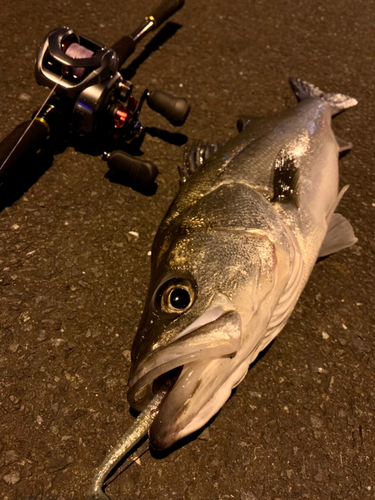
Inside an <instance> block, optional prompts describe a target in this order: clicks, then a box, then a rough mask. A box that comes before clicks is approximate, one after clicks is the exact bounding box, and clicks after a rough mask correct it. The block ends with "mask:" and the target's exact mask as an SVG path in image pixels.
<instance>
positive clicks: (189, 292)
mask: <svg viewBox="0 0 375 500" xmlns="http://www.w3.org/2000/svg"><path fill="white" fill-rule="evenodd" d="M194 300H195V290H194V288H193V286H192V284H191V283H189V281H187V280H183V281H181V282H177V283H176V282H172V283H169V285H168V286H166V287H165V288H164V290H163V292H162V296H161V308H162V309H163V311H165V312H168V313H183V312H185V311H187V310H188V309H190V307H191V306H192V305H193V302H194Z"/></svg>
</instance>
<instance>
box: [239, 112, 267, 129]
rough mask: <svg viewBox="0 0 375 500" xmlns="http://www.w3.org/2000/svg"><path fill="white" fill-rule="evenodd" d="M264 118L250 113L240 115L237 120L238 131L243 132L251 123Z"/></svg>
mask: <svg viewBox="0 0 375 500" xmlns="http://www.w3.org/2000/svg"><path fill="white" fill-rule="evenodd" d="M261 119H262V118H261V117H260V116H250V115H240V116H239V117H238V120H237V130H238V132H242V131H243V130H245V128H247V127H248V126H249V125H253V124H254V123H257V122H259V121H260V120H261Z"/></svg>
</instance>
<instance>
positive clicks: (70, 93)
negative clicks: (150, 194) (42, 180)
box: [0, 0, 190, 186]
mask: <svg viewBox="0 0 375 500" xmlns="http://www.w3.org/2000/svg"><path fill="white" fill-rule="evenodd" d="M182 5H183V0H165V1H164V2H163V3H162V4H161V5H160V6H159V7H158V8H157V9H156V10H155V11H154V13H153V15H151V16H149V17H146V18H145V21H144V22H143V24H141V26H139V28H138V29H137V30H136V31H135V32H133V34H132V35H130V36H125V37H123V38H122V39H121V40H119V41H118V42H117V43H116V44H114V47H113V48H108V47H105V46H104V45H102V44H100V43H99V42H96V41H94V40H91V39H90V38H87V37H85V36H82V35H78V34H76V33H75V32H74V31H73V30H72V29H71V28H68V27H62V28H57V29H54V30H52V31H51V32H50V33H49V34H48V35H47V36H46V37H45V39H44V40H43V42H42V45H41V48H40V50H39V53H38V56H37V60H36V65H35V77H36V80H37V82H38V83H39V84H40V85H44V86H46V87H49V88H51V89H52V92H51V97H50V98H49V99H48V100H47V101H46V102H45V104H44V105H43V106H42V107H41V109H40V110H39V111H38V113H37V114H36V115H35V116H34V119H33V120H32V122H31V124H30V125H29V128H27V130H26V132H24V135H22V136H21V138H20V139H19V141H18V142H17V143H16V145H15V147H13V150H11V152H10V153H9V154H8V151H9V147H10V146H9V144H12V145H13V144H14V142H15V138H16V137H17V134H15V135H14V134H13V133H12V134H13V135H12V134H11V136H12V140H11V141H9V140H8V138H9V137H10V136H8V138H6V139H5V140H4V141H3V142H2V143H1V144H0V182H1V181H2V177H3V174H5V171H8V170H9V169H10V166H11V164H12V162H13V163H14V161H18V160H19V159H20V157H22V156H24V154H25V153H28V152H30V149H31V148H32V145H33V140H35V143H38V149H39V147H40V144H41V143H43V141H44V140H45V139H46V138H47V137H49V136H52V137H53V136H55V137H58V138H60V137H61V136H62V135H63V134H65V136H69V135H70V136H75V137H80V136H85V137H86V138H89V140H91V139H92V142H93V143H94V144H95V145H96V150H97V149H98V148H99V149H100V148H101V149H102V152H103V153H104V156H103V158H105V159H107V161H108V165H109V167H110V168H111V169H112V170H116V171H117V172H118V173H120V175H124V174H126V170H127V169H132V168H133V167H134V168H133V170H132V174H131V175H130V174H129V175H125V177H126V178H127V179H128V180H129V179H133V180H134V185H135V186H140V185H141V186H144V185H145V183H147V184H150V183H153V182H154V180H155V178H156V175H157V173H158V171H157V168H156V166H154V167H153V168H150V164H151V163H152V162H145V168H144V169H142V168H141V166H140V163H141V162H142V160H140V159H139V158H134V157H133V156H131V155H129V154H127V153H125V151H121V150H119V151H114V153H116V154H115V161H114V160H113V161H110V159H111V156H110V152H111V151H112V150H113V149H114V147H115V145H116V144H119V143H123V141H130V140H131V139H132V138H134V137H135V136H137V135H139V134H140V132H141V131H142V130H143V126H142V124H141V123H140V122H139V120H138V118H139V114H140V112H141V109H142V106H143V104H144V102H147V103H148V105H149V107H150V108H151V109H153V110H154V111H155V112H157V113H159V114H161V115H163V116H164V117H165V118H166V119H167V120H168V121H169V122H170V123H171V124H172V125H174V126H179V125H182V124H183V123H184V122H185V120H186V118H187V116H188V114H189V111H190V106H189V104H188V102H187V100H186V99H184V98H178V97H173V96H171V95H169V94H166V93H165V92H163V91H159V90H154V91H151V92H149V91H148V90H145V91H144V93H143V95H142V97H141V99H140V100H139V102H138V101H137V100H136V99H135V98H134V97H133V95H132V89H133V85H132V82H130V81H128V80H125V79H124V78H123V76H122V75H121V73H120V72H119V69H120V67H121V65H122V64H123V63H124V61H125V60H126V59H127V58H128V57H129V56H130V55H131V54H132V53H133V52H134V49H135V46H136V44H137V43H138V42H139V41H140V40H141V39H142V38H143V37H144V36H145V35H146V34H147V33H148V32H149V31H151V30H153V29H154V28H155V27H156V26H157V25H160V24H161V23H162V22H164V21H165V20H166V19H167V18H168V17H169V16H170V15H172V14H173V13H174V12H175V11H176V10H178V9H179V8H180V7H182ZM41 125H44V129H43V127H41ZM21 139H22V140H21ZM25 139H27V140H25ZM15 149H18V151H15ZM26 149H27V151H26ZM121 158H122V159H123V164H121V161H122V160H121ZM112 159H113V158H112ZM132 163H134V165H133V167H132ZM142 171H143V172H146V171H147V172H148V174H147V175H146V177H147V179H148V180H147V181H146V179H144V180H141V179H138V180H137V179H136V178H135V175H134V172H139V174H138V175H142V174H141V173H142ZM150 172H152V175H150ZM152 177H153V178H152Z"/></svg>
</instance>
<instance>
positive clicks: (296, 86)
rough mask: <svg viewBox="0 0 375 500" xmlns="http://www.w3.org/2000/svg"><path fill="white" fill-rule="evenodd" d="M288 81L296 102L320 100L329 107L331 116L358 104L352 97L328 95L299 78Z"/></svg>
mask: <svg viewBox="0 0 375 500" xmlns="http://www.w3.org/2000/svg"><path fill="white" fill-rule="evenodd" d="M289 81H290V85H291V87H292V90H293V92H294V93H295V95H296V96H297V98H298V100H300V101H303V100H304V99H308V98H310V97H314V98H316V99H322V100H323V101H326V102H328V103H329V104H330V105H331V108H332V114H333V115H336V114H337V113H340V111H343V110H344V109H347V108H351V107H352V106H356V105H357V104H358V101H357V99H354V97H349V96H348V95H345V94H328V93H327V92H323V91H322V90H320V89H319V88H318V87H315V85H313V84H312V83H308V82H305V81H303V80H300V79H299V78H293V77H291V78H290V79H289Z"/></svg>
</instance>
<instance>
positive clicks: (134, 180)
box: [105, 149, 159, 191]
mask: <svg viewBox="0 0 375 500" xmlns="http://www.w3.org/2000/svg"><path fill="white" fill-rule="evenodd" d="M105 159H106V160H107V163H108V166H109V168H110V169H111V170H112V171H114V172H117V173H119V174H120V175H121V177H122V178H123V179H124V180H125V182H126V183H127V184H129V186H132V187H134V188H137V189H139V190H140V191H147V190H148V189H150V188H151V186H152V185H153V184H154V181H155V179H156V177H157V175H158V173H159V171H158V168H157V166H156V165H155V163H153V162H152V161H144V160H141V159H139V158H137V157H135V156H131V155H129V154H127V153H125V151H121V150H120V149H117V150H115V151H112V153H111V154H109V155H108V156H106V158H105Z"/></svg>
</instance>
